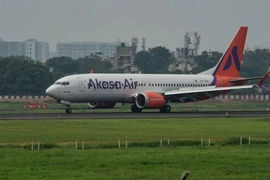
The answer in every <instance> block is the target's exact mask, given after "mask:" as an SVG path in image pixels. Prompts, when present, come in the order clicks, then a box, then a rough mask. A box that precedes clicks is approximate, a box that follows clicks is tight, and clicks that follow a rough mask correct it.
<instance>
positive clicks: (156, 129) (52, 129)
mask: <svg viewBox="0 0 270 180" xmlns="http://www.w3.org/2000/svg"><path fill="white" fill-rule="evenodd" d="M0 132H1V133H0V142H2V143H9V142H30V141H35V142H37V141H40V142H66V141H68V142H69V141H75V140H78V141H115V142H117V140H118V139H122V140H126V139H127V140H142V141H143V140H159V139H161V138H164V139H168V138H170V139H177V138H186V139H194V138H195V139H200V138H201V137H203V138H209V137H210V138H228V137H240V136H245V137H248V136H251V137H270V134H269V132H270V119H269V118H268V117H258V118H229V117H227V118H166V119H156V118H152V119H110V120H103V119H97V120H94V119H93V120H79V119H78V120H26V121H22V120H17V121H16V120H14V121H13V120H12V121H0Z"/></svg>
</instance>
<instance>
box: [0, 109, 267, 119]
mask: <svg viewBox="0 0 270 180" xmlns="http://www.w3.org/2000/svg"><path fill="white" fill-rule="evenodd" d="M184 117H190V118H191V117H197V118H201V117H270V111H201V112H198V111H185V112H171V113H159V112H142V113H131V112H113V113H111V112H110V113H108V112H107V113H106V112H104V113H73V114H64V113H48V114H45V113H44V114H1V115H0V120H67V119H89V120H91V119H141V118H163V119H164V118H184Z"/></svg>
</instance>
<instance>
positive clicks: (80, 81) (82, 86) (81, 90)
mask: <svg viewBox="0 0 270 180" xmlns="http://www.w3.org/2000/svg"><path fill="white" fill-rule="evenodd" d="M78 81H79V92H85V83H84V82H85V81H84V79H83V78H81V77H78Z"/></svg>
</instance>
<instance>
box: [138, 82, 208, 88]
mask: <svg viewBox="0 0 270 180" xmlns="http://www.w3.org/2000/svg"><path fill="white" fill-rule="evenodd" d="M138 85H139V86H142V87H143V86H146V84H144V83H139V84H138ZM148 85H149V86H153V87H206V86H208V84H165V83H164V84H148Z"/></svg>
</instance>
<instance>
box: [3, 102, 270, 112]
mask: <svg viewBox="0 0 270 180" xmlns="http://www.w3.org/2000/svg"><path fill="white" fill-rule="evenodd" d="M269 104H270V103H269V102H267V101H227V102H222V101H211V100H208V101H201V102H195V103H171V106H172V111H173V112H181V111H220V110H221V111H224V110H227V111H235V110H251V111H256V110H270V105H269ZM130 106H131V104H126V105H122V104H116V106H115V107H114V108H112V109H90V108H89V107H88V105H87V104H86V103H84V104H72V108H73V112H74V113H76V112H77V113H80V112H84V113H85V112H87V113H95V112H130ZM47 107H48V108H47V109H38V108H37V109H32V108H24V103H23V102H7V101H5V102H0V114H7V113H8V114H10V113H64V112H65V110H64V108H65V106H64V105H61V104H56V103H48V104H47ZM77 108H83V109H77ZM143 111H144V112H147V111H148V112H158V111H159V110H151V109H150V110H149V109H148V110H147V109H146V110H143Z"/></svg>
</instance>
